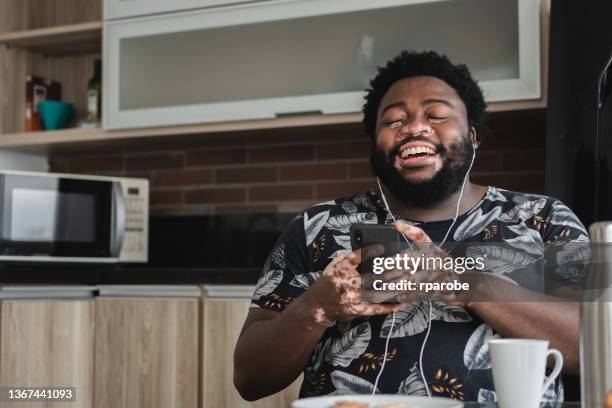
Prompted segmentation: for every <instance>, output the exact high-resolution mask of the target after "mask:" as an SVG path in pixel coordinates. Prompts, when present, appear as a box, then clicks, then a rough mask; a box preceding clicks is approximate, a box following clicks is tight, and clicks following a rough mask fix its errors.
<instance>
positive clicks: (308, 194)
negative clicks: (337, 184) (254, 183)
mask: <svg viewBox="0 0 612 408" xmlns="http://www.w3.org/2000/svg"><path fill="white" fill-rule="evenodd" d="M312 190H313V186H312V185H310V184H300V185H287V186H278V185H276V186H262V187H251V188H249V201H252V202H253V201H291V200H310V199H312V198H313V195H312Z"/></svg>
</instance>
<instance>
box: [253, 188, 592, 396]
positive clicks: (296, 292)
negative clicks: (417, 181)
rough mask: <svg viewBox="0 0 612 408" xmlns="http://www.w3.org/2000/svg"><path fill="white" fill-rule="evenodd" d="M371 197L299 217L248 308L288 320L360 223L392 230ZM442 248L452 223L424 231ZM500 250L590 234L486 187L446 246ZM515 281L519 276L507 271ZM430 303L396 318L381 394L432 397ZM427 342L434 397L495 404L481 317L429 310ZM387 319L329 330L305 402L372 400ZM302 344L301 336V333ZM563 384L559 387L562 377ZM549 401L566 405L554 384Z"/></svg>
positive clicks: (556, 214) (563, 214)
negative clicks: (285, 314) (499, 245)
mask: <svg viewBox="0 0 612 408" xmlns="http://www.w3.org/2000/svg"><path fill="white" fill-rule="evenodd" d="M390 218H391V217H389V216H388V215H387V213H386V211H385V209H384V207H383V206H382V203H381V202H380V200H379V199H378V197H377V195H376V194H375V193H374V192H373V191H369V192H365V193H360V194H357V195H354V196H352V197H348V198H341V199H338V200H334V201H328V202H324V203H320V204H317V205H314V206H313V207H311V208H309V209H308V210H306V211H305V212H304V213H303V214H301V215H299V216H297V217H296V218H295V219H294V220H293V221H292V222H291V223H290V224H289V226H288V227H287V228H286V230H285V231H284V233H283V234H282V235H281V237H280V238H279V240H278V242H277V243H276V244H275V247H274V248H273V249H272V251H271V253H270V255H269V257H268V260H267V261H266V263H265V265H264V268H263V271H262V275H261V277H260V279H259V281H258V283H257V287H256V290H255V293H254V295H253V297H252V307H259V308H264V309H268V310H272V311H276V312H282V311H283V310H284V309H285V308H286V307H287V306H288V305H289V304H290V303H291V302H292V300H294V299H295V298H296V297H298V296H300V295H301V294H302V293H304V291H306V290H307V289H308V288H309V287H310V286H311V285H312V284H313V283H314V282H315V281H316V280H317V279H319V277H320V276H321V273H322V271H323V270H324V269H325V267H326V266H327V264H328V263H329V262H330V261H331V260H332V259H333V258H335V257H337V256H338V255H340V254H344V253H347V252H349V251H351V243H350V236H349V228H350V226H351V224H354V223H372V224H375V223H378V224H382V223H387V224H390V223H392V220H391V219H390ZM413 224H415V225H418V226H419V227H420V228H422V229H423V230H424V231H425V232H426V233H427V234H428V235H429V236H430V237H431V239H432V241H434V242H440V241H441V240H442V238H443V236H444V234H445V233H446V231H447V229H448V228H449V227H450V225H451V220H446V221H436V222H426V223H418V222H413ZM463 241H469V242H487V241H491V242H493V241H495V242H504V243H505V244H508V245H512V246H515V247H517V248H524V247H525V245H529V246H530V248H532V251H533V248H536V250H538V248H539V249H541V251H542V252H543V251H544V246H545V244H551V243H555V242H559V241H565V242H567V241H585V242H586V241H588V234H587V232H586V230H585V228H584V226H583V225H582V223H581V222H580V221H579V220H578V218H577V217H576V216H575V215H574V213H573V212H572V211H571V210H570V209H569V208H568V207H566V206H565V205H564V204H563V203H561V202H559V201H558V200H555V199H553V198H550V197H546V196H541V195H534V194H523V193H517V192H512V191H507V190H503V189H499V188H495V187H489V188H488V190H487V193H486V194H485V196H484V197H483V199H482V200H481V201H480V202H479V203H478V204H477V205H476V206H475V207H474V208H473V209H471V210H470V211H469V212H467V213H466V214H462V215H461V216H460V217H459V218H458V219H457V222H456V223H455V226H454V227H453V229H452V230H451V231H450V234H449V237H448V242H463ZM504 273H505V274H506V278H510V279H513V280H515V281H519V280H520V276H513V273H514V274H518V273H520V272H512V271H505V272H504ZM429 307H430V303H429V302H428V301H420V302H414V303H409V304H407V305H406V306H405V308H404V309H403V310H401V311H400V312H397V313H396V317H395V324H394V325H393V330H392V332H391V336H390V341H389V347H388V351H387V359H386V365H385V369H384V373H383V375H382V376H381V378H380V380H379V383H378V386H377V389H376V392H377V393H385V394H405V395H427V392H426V388H425V385H424V383H423V379H422V376H421V367H420V366H419V354H420V350H421V346H422V343H423V339H424V337H425V334H426V330H427V326H428V321H429V314H430V310H429ZM431 307H432V311H431V315H432V323H431V332H430V334H429V337H428V340H427V343H426V347H425V349H424V353H423V367H422V370H423V372H424V375H425V379H426V381H427V385H428V386H429V389H430V391H431V394H432V396H443V397H449V398H455V399H458V400H465V401H493V400H495V389H494V386H493V380H492V373H491V359H490V356H489V352H488V346H487V341H488V340H490V339H492V338H496V337H500V335H499V334H498V333H496V332H495V330H493V329H492V328H491V327H490V326H488V325H487V324H486V323H484V322H483V321H482V320H481V319H480V318H479V317H478V315H476V314H475V313H473V312H471V311H470V310H467V309H465V308H462V307H454V306H448V305H446V304H445V303H443V302H441V301H437V300H434V301H432V302H431ZM391 319H392V316H391V315H386V316H373V317H359V318H356V319H353V320H350V321H343V322H336V323H334V324H333V325H332V326H331V327H329V328H328V329H327V330H326V331H325V333H324V335H323V336H322V337H321V339H320V341H319V343H318V344H317V346H316V347H315V349H314V351H313V353H312V355H311V358H310V360H309V362H308V364H307V365H306V367H304V382H303V384H302V387H301V390H300V396H301V397H306V396H314V395H324V394H332V393H334V394H369V393H372V392H373V391H374V383H375V379H376V376H377V375H378V373H379V371H380V370H381V366H382V362H383V358H384V350H385V340H386V337H387V335H388V334H389V330H390V329H391ZM296 335H299V334H297V333H296ZM559 378H560V377H559ZM544 400H545V401H550V402H557V401H562V400H563V386H562V384H561V381H560V380H559V379H558V380H557V381H556V382H555V383H553V384H552V385H551V387H550V388H549V389H548V391H547V392H546V394H545V397H544Z"/></svg>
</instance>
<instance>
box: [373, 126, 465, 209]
mask: <svg viewBox="0 0 612 408" xmlns="http://www.w3.org/2000/svg"><path fill="white" fill-rule="evenodd" d="M418 140H421V141H425V142H428V143H431V141H429V140H427V139H426V138H424V137H422V136H416V137H413V138H410V139H409V140H407V141H406V143H408V142H413V141H418ZM401 146H402V145H399V146H397V147H395V148H394V149H393V150H392V151H391V152H390V153H389V155H388V156H386V155H385V154H384V153H381V152H379V151H378V150H377V149H376V143H374V144H373V146H372V150H371V153H370V164H371V166H372V171H373V172H374V174H375V175H376V176H377V177H378V178H379V179H380V181H381V182H382V183H383V184H384V185H385V187H387V189H388V190H389V192H390V193H391V194H392V195H393V197H395V198H396V199H397V200H399V201H400V202H402V203H403V204H405V205H409V206H414V207H417V208H427V207H431V206H432V205H435V204H438V203H440V202H442V201H444V200H445V199H447V198H448V197H450V196H451V195H452V194H454V193H456V192H457V191H459V189H460V188H461V186H462V185H463V180H464V178H465V176H466V174H467V171H468V169H469V167H470V164H471V160H472V155H473V153H474V146H473V145H472V141H471V140H470V138H469V136H468V135H465V137H463V138H462V140H461V141H459V142H457V143H454V144H452V145H450V146H449V147H448V149H447V148H445V147H444V146H443V145H441V144H438V145H436V153H437V154H439V155H440V157H441V158H442V168H441V169H440V170H438V172H437V173H436V174H434V175H433V176H432V177H431V178H430V179H429V180H423V181H419V182H411V181H408V180H406V179H405V178H404V177H403V176H402V175H401V174H400V172H399V171H397V169H396V168H395V167H394V166H393V162H394V161H395V157H396V155H397V153H398V152H399V148H400V147H401Z"/></svg>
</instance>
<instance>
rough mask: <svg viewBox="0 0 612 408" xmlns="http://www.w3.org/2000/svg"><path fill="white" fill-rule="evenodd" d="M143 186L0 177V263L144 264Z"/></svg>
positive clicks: (67, 177) (27, 175)
mask: <svg viewBox="0 0 612 408" xmlns="http://www.w3.org/2000/svg"><path fill="white" fill-rule="evenodd" d="M148 230H149V181H148V180H147V179H137V178H124V177H105V176H86V175H80V174H59V173H33V172H23V171H0V263H1V262H75V263H81V262H82V263H120V262H121V263H122V262H147V258H148V232H149V231H148Z"/></svg>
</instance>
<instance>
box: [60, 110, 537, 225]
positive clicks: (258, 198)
mask: <svg viewBox="0 0 612 408" xmlns="http://www.w3.org/2000/svg"><path fill="white" fill-rule="evenodd" d="M489 127H490V136H489V137H488V139H487V140H486V141H485V142H484V143H483V145H482V147H481V149H480V150H479V153H478V154H477V156H476V162H475V165H474V169H473V171H472V179H473V180H474V181H476V182H478V183H482V184H492V185H496V186H500V187H504V188H509V189H515V190H522V191H528V192H540V193H541V192H543V189H544V141H545V111H544V110H530V111H516V112H504V113H494V114H491V115H490V117H489ZM166 139H170V140H164V141H159V140H155V139H149V140H148V141H144V140H143V141H139V142H138V143H131V144H129V145H127V146H118V145H115V146H111V148H106V149H102V150H97V151H96V152H95V153H83V152H82V151H80V152H78V153H76V152H63V153H62V152H55V153H52V154H51V157H50V168H51V171H57V172H74V173H88V174H105V175H125V176H133V177H146V178H148V179H149V180H150V182H151V211H152V213H153V214H220V213H235V212H297V211H300V210H301V209H303V208H305V207H307V206H308V205H310V204H312V203H315V202H319V201H324V200H328V199H331V198H337V197H340V196H343V195H348V194H352V193H354V192H357V191H361V190H364V189H367V188H371V187H373V186H374V185H375V182H374V181H373V178H372V176H371V174H370V169H369V162H368V156H369V148H370V140H369V138H368V137H367V136H366V135H365V134H364V133H363V131H362V130H361V126H360V125H357V124H353V125H342V126H327V127H309V128H302V129H283V130H270V131H255V132H244V133H241V134H217V135H199V136H197V137H194V136H191V137H190V138H188V139H187V138H181V137H176V138H166Z"/></svg>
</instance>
